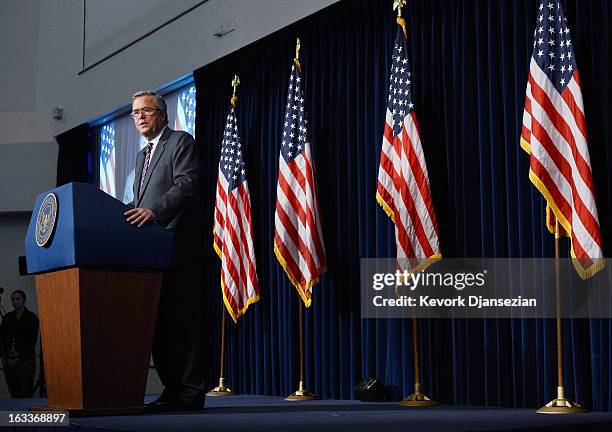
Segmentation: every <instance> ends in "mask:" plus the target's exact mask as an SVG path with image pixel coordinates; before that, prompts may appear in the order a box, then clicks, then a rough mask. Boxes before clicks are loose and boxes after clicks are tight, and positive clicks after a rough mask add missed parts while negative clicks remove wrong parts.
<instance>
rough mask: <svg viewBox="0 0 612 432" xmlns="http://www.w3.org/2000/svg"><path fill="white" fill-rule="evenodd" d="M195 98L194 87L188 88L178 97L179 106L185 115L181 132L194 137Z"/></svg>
mask: <svg viewBox="0 0 612 432" xmlns="http://www.w3.org/2000/svg"><path fill="white" fill-rule="evenodd" d="M195 96H196V90H195V86H191V87H189V88H188V89H186V90H185V91H183V92H182V93H181V95H180V96H179V104H180V105H181V107H182V108H183V112H184V113H185V125H183V127H184V129H183V130H184V131H185V132H189V133H190V134H191V135H192V136H195V105H196V101H195Z"/></svg>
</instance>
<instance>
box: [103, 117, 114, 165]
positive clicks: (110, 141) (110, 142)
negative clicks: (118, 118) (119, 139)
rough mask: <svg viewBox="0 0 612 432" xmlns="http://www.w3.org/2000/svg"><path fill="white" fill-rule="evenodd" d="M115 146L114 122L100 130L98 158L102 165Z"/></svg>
mask: <svg viewBox="0 0 612 432" xmlns="http://www.w3.org/2000/svg"><path fill="white" fill-rule="evenodd" d="M114 148H115V125H114V123H111V124H108V125H105V126H103V127H102V131H101V132H100V160H101V162H102V166H104V165H106V163H107V162H108V160H109V158H110V155H111V153H112V152H113V149H114Z"/></svg>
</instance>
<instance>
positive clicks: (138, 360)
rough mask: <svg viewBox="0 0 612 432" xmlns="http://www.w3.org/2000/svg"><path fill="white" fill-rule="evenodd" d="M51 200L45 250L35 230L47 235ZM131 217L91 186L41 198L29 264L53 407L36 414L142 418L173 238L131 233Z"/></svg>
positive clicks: (157, 231) (150, 230) (154, 231)
mask: <svg viewBox="0 0 612 432" xmlns="http://www.w3.org/2000/svg"><path fill="white" fill-rule="evenodd" d="M50 193H52V194H54V195H55V200H56V203H57V206H56V207H57V217H56V221H55V227H53V228H52V231H53V232H52V235H51V238H50V240H49V241H48V243H47V244H45V245H43V246H40V245H39V244H37V240H39V238H38V237H40V235H37V230H38V231H39V234H40V232H43V234H45V233H44V228H43V227H42V225H43V223H41V221H42V220H44V212H45V211H46V210H45V209H44V206H45V204H44V203H43V202H44V201H45V198H46V197H47V196H48V195H49V194H50ZM41 206H42V207H43V210H42V212H43V214H42V216H41V217H39V213H41V212H40V211H39V208H41ZM126 209H127V207H126V206H125V205H124V204H122V203H121V202H119V201H117V200H115V199H114V198H112V197H110V196H108V195H106V194H105V193H103V192H101V191H99V190H97V189H96V188H95V187H93V186H92V185H89V184H79V183H71V184H69V185H65V186H62V187H60V188H57V189H55V190H52V191H50V192H46V193H44V194H41V195H40V196H39V197H38V199H37V204H36V205H35V208H34V212H33V215H32V221H31V222H30V227H29V229H28V234H27V236H26V256H27V264H28V272H29V273H34V274H35V280H36V294H37V300H38V311H39V316H40V325H41V328H40V330H41V338H42V347H43V356H44V366H45V377H46V383H47V394H48V406H45V407H32V410H45V411H46V410H68V411H70V414H71V415H73V416H75V415H77V416H78V415H111V414H128V413H139V412H142V409H143V401H144V394H145V389H146V384H147V377H148V369H149V358H150V355H151V346H152V342H153V333H154V329H155V317H156V313H157V305H158V301H159V294H160V289H161V281H162V274H163V269H164V268H167V267H168V266H169V265H170V261H171V253H172V240H173V238H172V235H171V234H170V233H169V232H167V231H166V230H164V229H163V228H161V227H159V226H153V225H151V226H148V227H145V228H141V229H139V228H136V227H134V226H131V225H129V224H128V223H127V222H126V221H125V220H124V218H123V212H124V211H125V210H126ZM48 220H49V219H47V221H48ZM37 221H38V224H37ZM48 225H49V224H48V223H47V228H48ZM43 237H44V236H43ZM38 243H40V241H39V242H38Z"/></svg>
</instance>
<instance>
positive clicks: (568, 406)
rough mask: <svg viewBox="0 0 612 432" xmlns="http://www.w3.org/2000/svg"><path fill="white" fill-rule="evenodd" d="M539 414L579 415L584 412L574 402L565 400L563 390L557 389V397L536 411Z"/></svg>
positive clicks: (561, 388) (584, 410) (562, 388)
mask: <svg viewBox="0 0 612 432" xmlns="http://www.w3.org/2000/svg"><path fill="white" fill-rule="evenodd" d="M537 412H538V413H540V414H579V413H583V412H586V409H584V408H582V406H580V405H579V404H577V403H576V402H574V401H571V400H569V399H566V398H565V388H564V387H557V397H556V398H555V399H553V400H551V401H550V402H548V403H547V404H546V405H544V406H543V407H542V408H540V409H539V410H537Z"/></svg>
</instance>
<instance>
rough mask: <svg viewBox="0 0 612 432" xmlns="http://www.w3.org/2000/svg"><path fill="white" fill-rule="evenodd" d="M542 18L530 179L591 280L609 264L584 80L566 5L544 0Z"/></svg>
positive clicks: (527, 113) (531, 88)
mask: <svg viewBox="0 0 612 432" xmlns="http://www.w3.org/2000/svg"><path fill="white" fill-rule="evenodd" d="M551 5H552V7H550V6H551ZM538 14H539V15H540V17H541V19H540V17H539V18H538V24H537V26H536V30H535V33H534V51H533V56H532V58H531V63H530V67H529V76H528V81H527V91H526V96H525V109H524V111H523V127H522V132H521V147H522V148H523V149H524V150H525V151H526V152H527V153H529V154H530V168H529V179H530V180H531V182H532V183H533V184H534V186H535V187H536V188H537V189H538V190H539V191H540V193H541V194H542V195H543V196H544V198H545V199H546V203H547V205H546V225H547V228H548V230H549V231H550V232H551V233H554V229H555V221H556V220H558V222H559V224H560V226H561V230H560V231H561V233H562V234H563V235H565V236H567V237H570V239H571V256H572V258H573V262H574V266H575V268H576V270H577V272H578V274H579V275H580V277H582V278H583V279H586V278H589V277H591V276H593V275H594V274H595V273H597V272H598V271H599V270H601V269H602V268H603V267H604V260H603V251H602V248H603V247H602V240H601V234H600V229H599V219H598V216H597V206H596V204H595V190H594V187H593V176H592V172H591V162H590V157H589V150H588V147H587V140H586V137H587V133H586V121H585V115H584V106H583V102H582V91H581V89H580V78H579V73H578V68H577V64H576V61H575V58H574V54H573V49H572V46H571V38H570V35H569V29H568V28H567V21H566V20H565V17H564V16H563V10H562V7H561V5H560V4H559V3H558V2H553V3H551V2H543V3H541V4H540V7H539V13H538Z"/></svg>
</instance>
